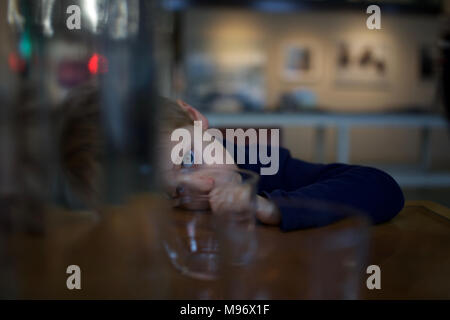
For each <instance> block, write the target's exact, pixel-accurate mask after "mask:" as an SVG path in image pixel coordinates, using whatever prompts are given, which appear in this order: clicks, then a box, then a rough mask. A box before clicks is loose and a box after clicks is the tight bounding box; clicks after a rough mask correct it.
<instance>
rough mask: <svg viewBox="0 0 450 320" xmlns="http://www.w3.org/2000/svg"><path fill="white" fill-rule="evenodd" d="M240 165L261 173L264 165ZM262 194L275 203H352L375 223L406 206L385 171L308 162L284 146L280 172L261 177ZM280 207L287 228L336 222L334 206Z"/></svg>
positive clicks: (396, 185)
mask: <svg viewBox="0 0 450 320" xmlns="http://www.w3.org/2000/svg"><path fill="white" fill-rule="evenodd" d="M246 151H248V149H247V150H246ZM235 154H236V153H235ZM247 155H248V152H247ZM246 163H248V161H246ZM239 167H240V168H242V169H247V170H250V171H254V172H256V173H258V174H259V173H260V168H261V167H263V166H262V165H261V164H260V163H259V162H258V164H244V165H239ZM258 194H259V195H262V196H264V197H266V198H268V199H271V200H273V201H274V202H275V203H277V201H282V202H283V201H284V200H283V199H299V200H302V199H304V200H305V202H306V203H307V202H308V201H316V202H321V203H335V204H342V205H347V206H351V207H353V208H355V209H358V210H360V211H362V212H364V213H365V214H367V215H368V216H369V218H370V219H371V220H372V223H374V224H377V223H382V222H385V221H388V220H390V219H392V218H393V217H394V216H395V215H397V214H398V213H399V212H400V210H401V209H402V208H403V205H404V197H403V193H402V191H401V189H400V187H399V186H398V184H397V183H396V182H395V180H394V179H393V178H392V177H391V176H389V175H388V174H387V173H385V172H383V171H381V170H378V169H374V168H369V167H363V166H355V165H345V164H328V165H324V164H313V163H308V162H305V161H301V160H298V159H294V158H292V157H291V155H290V152H289V151H288V150H286V149H284V148H280V154H279V170H278V172H277V174H275V175H261V176H260V181H259V186H258ZM280 199H281V200H280ZM279 208H280V211H281V229H282V230H283V231H289V230H295V229H303V228H311V227H320V226H324V225H327V224H330V223H332V222H333V221H334V217H335V213H333V212H331V209H330V212H327V211H326V210H321V211H320V212H318V211H317V210H314V209H313V208H311V209H306V208H305V209H303V210H298V209H297V210H295V209H292V208H283V206H279Z"/></svg>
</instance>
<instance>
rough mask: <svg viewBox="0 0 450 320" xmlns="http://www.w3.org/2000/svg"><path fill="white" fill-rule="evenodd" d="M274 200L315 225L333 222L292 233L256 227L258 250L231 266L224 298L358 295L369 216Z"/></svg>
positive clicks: (362, 282)
mask: <svg viewBox="0 0 450 320" xmlns="http://www.w3.org/2000/svg"><path fill="white" fill-rule="evenodd" d="M275 200H276V203H277V205H278V207H279V208H280V209H281V210H289V211H290V212H291V214H298V215H304V217H305V218H306V219H308V220H309V221H310V222H313V221H315V222H313V223H312V224H317V225H322V222H323V221H328V222H331V223H330V224H329V225H327V226H324V227H316V228H310V229H304V230H298V231H292V232H288V233H281V232H280V231H279V230H278V229H277V228H271V227H263V226H261V227H258V228H257V231H258V232H257V241H258V253H257V254H256V256H255V258H254V259H253V261H252V263H251V264H248V265H247V266H246V267H245V268H240V269H238V268H233V267H228V268H227V270H226V272H225V275H224V277H223V283H222V285H223V287H224V290H225V298H226V299H357V298H358V297H359V292H360V289H361V288H362V287H363V286H365V278H363V275H365V273H364V271H365V269H366V267H367V266H366V265H365V263H366V255H367V250H368V225H369V224H368V219H367V217H366V215H365V214H364V213H362V212H359V211H358V210H355V209H352V208H350V207H346V206H342V205H339V204H333V203H322V202H316V201H307V200H293V199H285V198H283V199H275ZM308 216H309V217H308Z"/></svg>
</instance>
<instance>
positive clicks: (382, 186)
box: [61, 89, 404, 231]
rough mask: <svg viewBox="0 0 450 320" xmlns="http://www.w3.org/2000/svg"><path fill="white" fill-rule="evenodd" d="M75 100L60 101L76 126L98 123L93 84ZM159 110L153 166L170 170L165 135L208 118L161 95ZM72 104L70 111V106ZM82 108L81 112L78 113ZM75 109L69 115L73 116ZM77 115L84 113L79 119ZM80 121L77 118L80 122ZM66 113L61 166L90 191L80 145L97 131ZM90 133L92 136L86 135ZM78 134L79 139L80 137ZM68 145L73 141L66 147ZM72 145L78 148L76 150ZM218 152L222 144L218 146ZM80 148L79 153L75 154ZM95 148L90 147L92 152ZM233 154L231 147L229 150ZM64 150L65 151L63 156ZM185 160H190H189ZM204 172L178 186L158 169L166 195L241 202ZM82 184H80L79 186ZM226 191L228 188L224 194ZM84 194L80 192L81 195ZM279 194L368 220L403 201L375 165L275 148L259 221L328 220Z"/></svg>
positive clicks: (380, 218) (314, 223)
mask: <svg viewBox="0 0 450 320" xmlns="http://www.w3.org/2000/svg"><path fill="white" fill-rule="evenodd" d="M71 96H72V97H73V96H76V97H77V98H76V101H74V100H73V99H72V100H71V99H68V100H67V102H66V103H65V104H63V106H62V110H64V109H65V108H67V110H70V113H71V114H72V115H73V116H72V118H73V119H75V121H76V122H78V123H79V126H80V125H81V123H84V124H83V125H82V126H81V127H80V128H86V126H87V127H88V128H93V127H96V128H97V127H98V123H92V126H89V123H86V122H89V121H98V117H96V116H95V112H93V110H94V109H95V110H97V111H96V112H98V110H99V108H98V106H99V100H98V99H99V98H98V97H99V95H98V92H97V91H96V90H92V89H90V90H84V91H79V92H78V93H77V94H76V95H71ZM160 108H161V110H162V115H161V121H160V123H161V137H160V143H159V146H158V154H159V155H161V156H160V159H159V168H158V169H159V170H160V171H161V172H176V171H177V170H180V169H182V168H183V167H184V165H183V163H181V164H174V163H173V161H172V160H171V157H170V156H171V150H172V148H173V145H174V143H173V142H172V141H171V139H170V135H171V133H172V132H173V131H174V130H175V129H177V128H186V129H188V130H189V131H191V132H192V131H193V122H194V121H201V123H202V130H207V129H208V120H207V119H206V117H205V116H204V115H202V114H201V113H200V112H199V111H198V110H197V109H195V108H194V107H192V106H190V105H188V104H186V103H184V102H182V101H178V102H173V101H171V100H168V99H164V98H162V99H161V101H160ZM74 110H75V111H74ZM83 113H85V114H86V117H83V116H82V114H83ZM74 115H75V116H74ZM83 118H85V119H84V120H85V121H84V122H83ZM80 121H81V122H80ZM73 122H74V121H71V120H70V117H69V118H68V119H66V120H65V121H64V125H63V130H62V131H63V132H64V135H63V137H62V139H63V140H62V144H61V145H62V146H63V148H62V150H63V152H64V155H63V157H62V159H63V167H64V168H65V169H66V173H67V175H68V176H69V177H70V180H71V181H72V182H73V184H75V185H76V187H77V189H84V190H86V191H88V192H92V190H94V189H95V188H93V187H92V186H93V183H92V181H91V180H92V179H93V176H95V175H93V174H92V173H94V171H95V168H96V167H97V166H96V165H95V161H94V160H93V158H90V157H89V156H88V155H87V154H86V150H88V151H89V150H96V149H97V148H98V145H99V143H98V135H97V134H94V133H93V132H92V131H90V130H87V133H86V130H85V132H84V133H83V132H78V133H77V131H76V127H77V126H76V125H75V123H73ZM88 135H91V136H92V139H87V136H88ZM80 140H81V142H82V143H80ZM72 146H73V147H72ZM77 150H78V151H77ZM224 152H226V150H225V149H224ZM77 154H80V156H77ZM96 154H98V151H93V152H92V156H95V155H96ZM193 154H194V152H193V150H188V152H187V154H185V155H183V157H185V156H188V157H192V156H193ZM234 154H235V155H236V152H235V153H234ZM66 155H70V157H67V156H66ZM71 159H79V160H80V159H81V161H84V162H85V164H86V165H85V167H86V172H84V170H85V169H83V165H80V163H73V161H72V160H71ZM189 166H191V165H189ZM201 166H204V167H212V168H214V169H218V170H223V172H226V171H227V168H233V167H238V168H241V169H246V170H250V171H253V172H255V173H257V174H259V173H260V169H261V167H262V164H261V162H260V161H257V163H256V164H214V165H206V164H202V165H201ZM202 172H207V170H206V171H204V170H199V175H198V176H195V177H194V178H193V179H190V181H189V183H188V184H187V185H186V184H184V185H183V188H179V187H178V186H177V183H178V181H176V180H175V179H170V178H168V177H170V175H166V174H164V175H163V176H165V177H166V180H170V181H166V182H167V185H169V186H171V189H170V190H169V192H170V194H171V196H172V197H177V196H180V194H182V193H183V192H186V190H185V188H186V187H188V188H190V192H192V190H194V191H195V192H196V193H198V194H202V195H208V196H209V198H210V206H211V209H212V211H214V210H215V208H218V207H219V206H221V205H223V203H224V201H223V199H224V197H226V198H227V203H228V205H229V204H232V205H236V206H239V204H240V203H241V202H245V201H246V200H247V199H246V198H245V193H244V192H240V190H237V189H236V190H234V192H233V191H230V190H229V189H227V190H226V193H224V192H223V190H221V186H220V184H219V183H218V177H216V176H208V174H205V173H202ZM83 185H84V186H86V187H85V188H83V187H82V186H83ZM230 192H231V194H230ZM85 198H86V197H85ZM280 199H281V200H282V199H296V200H299V201H302V200H304V201H305V202H308V201H311V200H314V201H316V202H322V203H336V204H342V205H347V206H351V207H353V208H355V209H359V210H360V211H362V212H365V213H367V214H368V215H369V216H370V218H371V220H372V222H373V223H382V222H385V221H388V220H390V219H392V218H393V217H394V216H395V215H397V214H398V213H399V212H400V210H401V209H402V208H403V205H404V198H403V194H402V191H401V189H400V187H399V186H398V184H397V183H396V182H395V180H394V179H393V178H392V177H390V176H389V175H388V174H386V173H384V172H383V171H380V170H378V169H374V168H369V167H363V166H355V165H345V164H328V165H325V164H313V163H309V162H305V161H302V160H298V159H294V158H292V157H291V155H290V153H289V151H288V150H286V149H284V148H281V147H280V148H279V170H278V172H277V173H276V174H274V175H261V176H260V180H259V185H258V195H257V210H256V217H257V219H258V220H259V221H260V222H261V223H263V224H268V225H277V226H279V227H280V228H281V229H282V230H283V231H289V230H295V229H302V228H310V227H318V226H324V225H326V224H329V223H331V222H332V218H331V217H332V216H333V214H332V212H330V214H329V215H328V214H327V213H326V212H325V213H324V212H321V213H320V214H318V213H317V212H315V211H314V210H313V209H311V210H309V209H304V210H302V211H301V212H299V210H289V209H283V207H280V208H281V210H280V209H279V206H277V201H281V200H280Z"/></svg>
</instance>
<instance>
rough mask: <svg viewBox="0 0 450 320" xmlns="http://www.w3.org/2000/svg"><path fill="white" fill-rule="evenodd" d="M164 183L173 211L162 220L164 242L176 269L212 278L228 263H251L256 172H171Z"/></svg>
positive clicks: (205, 170) (186, 170)
mask: <svg viewBox="0 0 450 320" xmlns="http://www.w3.org/2000/svg"><path fill="white" fill-rule="evenodd" d="M166 179H167V180H169V181H168V184H167V192H168V195H169V197H170V199H171V201H172V209H171V210H170V212H168V213H167V214H166V217H165V218H166V219H164V221H165V232H163V234H164V238H163V243H164V247H165V249H166V251H167V254H168V256H169V258H170V261H171V262H172V264H173V266H175V268H176V269H178V270H179V271H181V272H182V273H183V274H185V275H188V276H190V277H194V278H197V279H204V280H213V279H217V278H218V277H219V275H220V271H221V266H223V265H224V264H232V265H235V266H238V265H240V266H242V265H246V264H247V263H249V261H251V259H252V256H253V253H254V252H255V251H256V242H255V238H254V227H255V200H256V186H257V181H258V176H257V175H256V174H255V173H253V172H250V171H246V170H240V169H205V168H202V169H198V168H195V169H182V170H179V171H177V172H171V173H169V174H167V175H166ZM209 183H210V184H211V185H213V187H212V188H210V187H211V185H208V184H209Z"/></svg>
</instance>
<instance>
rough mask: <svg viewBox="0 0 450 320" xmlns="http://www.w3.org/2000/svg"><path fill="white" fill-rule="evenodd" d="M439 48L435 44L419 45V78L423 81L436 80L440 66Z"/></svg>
mask: <svg viewBox="0 0 450 320" xmlns="http://www.w3.org/2000/svg"><path fill="white" fill-rule="evenodd" d="M439 59H440V54H439V48H438V47H437V45H433V44H421V45H420V46H419V63H418V66H419V79H420V81H421V82H429V81H434V80H436V77H437V73H438V67H439Z"/></svg>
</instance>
